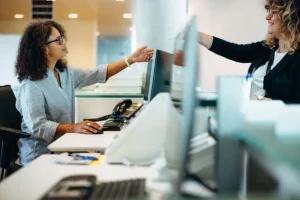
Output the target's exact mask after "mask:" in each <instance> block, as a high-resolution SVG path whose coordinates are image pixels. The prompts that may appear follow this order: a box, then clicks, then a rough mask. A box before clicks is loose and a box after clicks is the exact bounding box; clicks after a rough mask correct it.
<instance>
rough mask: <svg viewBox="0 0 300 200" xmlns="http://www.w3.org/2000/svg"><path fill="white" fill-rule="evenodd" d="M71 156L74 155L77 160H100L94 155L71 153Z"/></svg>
mask: <svg viewBox="0 0 300 200" xmlns="http://www.w3.org/2000/svg"><path fill="white" fill-rule="evenodd" d="M69 156H72V157H73V158H74V159H76V160H90V161H93V160H98V158H97V157H94V156H83V155H79V154H74V153H71V154H69Z"/></svg>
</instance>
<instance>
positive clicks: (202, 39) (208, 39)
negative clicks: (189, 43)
mask: <svg viewBox="0 0 300 200" xmlns="http://www.w3.org/2000/svg"><path fill="white" fill-rule="evenodd" d="M198 37H199V38H198V43H199V44H201V45H203V46H205V47H206V48H207V49H210V47H211V46H212V43H213V36H211V35H207V34H205V33H202V32H198Z"/></svg>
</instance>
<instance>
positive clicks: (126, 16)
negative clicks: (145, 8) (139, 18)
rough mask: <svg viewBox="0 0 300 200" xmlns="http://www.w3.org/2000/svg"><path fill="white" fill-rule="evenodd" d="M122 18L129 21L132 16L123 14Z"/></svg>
mask: <svg viewBox="0 0 300 200" xmlns="http://www.w3.org/2000/svg"><path fill="white" fill-rule="evenodd" d="M123 18H125V19H130V18H132V14H131V13H125V14H123Z"/></svg>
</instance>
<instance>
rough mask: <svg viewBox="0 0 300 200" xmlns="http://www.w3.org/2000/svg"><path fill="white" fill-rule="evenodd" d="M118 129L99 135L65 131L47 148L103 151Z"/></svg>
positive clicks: (65, 150) (56, 150)
mask: <svg viewBox="0 0 300 200" xmlns="http://www.w3.org/2000/svg"><path fill="white" fill-rule="evenodd" d="M117 132H120V131H111V133H107V134H103V135H102V134H101V135H96V134H95V135H86V134H80V133H67V134H64V135H63V136H61V137H60V138H58V139H57V140H56V141H54V142H52V143H51V144H50V145H49V146H48V148H49V149H50V151H51V152H104V151H105V149H106V148H107V147H109V145H110V144H111V143H112V142H113V140H114V136H115V135H116V134H117Z"/></svg>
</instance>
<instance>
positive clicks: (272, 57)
mask: <svg viewBox="0 0 300 200" xmlns="http://www.w3.org/2000/svg"><path fill="white" fill-rule="evenodd" d="M274 58H275V51H272V53H271V55H270V59H269V63H268V66H267V70H266V75H267V74H268V73H269V72H270V71H271V66H272V65H273V63H274Z"/></svg>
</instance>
